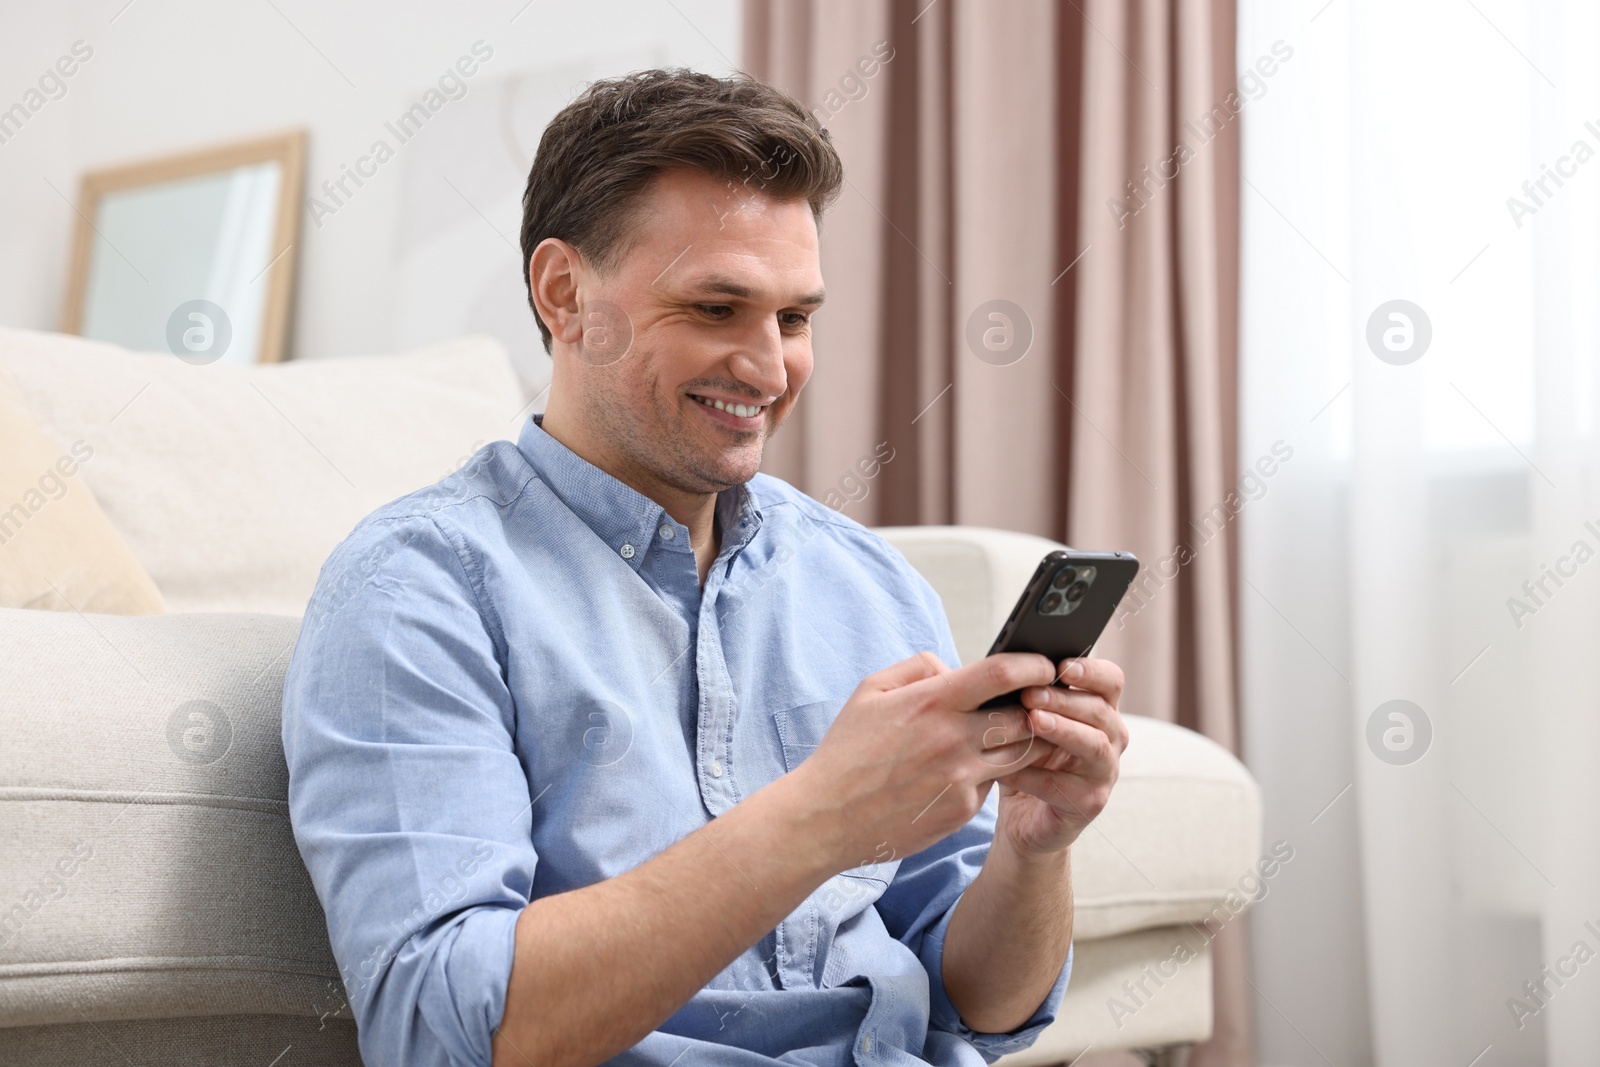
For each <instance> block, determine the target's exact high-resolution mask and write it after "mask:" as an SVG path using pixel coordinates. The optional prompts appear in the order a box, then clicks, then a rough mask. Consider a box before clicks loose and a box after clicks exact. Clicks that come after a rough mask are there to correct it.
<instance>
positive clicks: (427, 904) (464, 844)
mask: <svg viewBox="0 0 1600 1067" xmlns="http://www.w3.org/2000/svg"><path fill="white" fill-rule="evenodd" d="M449 530H450V527H449V526H448V525H445V524H441V523H440V522H437V521H435V518H434V517H433V516H432V515H431V514H420V515H410V516H402V517H393V518H384V519H379V520H368V521H367V522H365V523H363V524H362V525H361V526H360V527H358V528H357V529H356V531H355V532H354V533H352V534H351V535H350V536H349V537H348V538H347V539H346V540H345V541H344V542H343V543H341V545H340V546H339V548H338V549H336V550H335V552H334V553H333V555H332V556H330V558H329V560H328V562H327V563H326V564H325V565H324V567H323V569H322V573H321V575H320V576H319V578H318V583H317V589H316V592H315V594H314V596H313V598H312V601H311V603H310V604H309V605H308V607H307V612H306V616H305V619H304V621H303V623H302V626H301V631H300V635H299V638H298V639H297V641H296V645H295V650H294V654H293V658H292V659H291V661H290V665H289V669H288V676H287V678H286V680H285V684H284V692H283V746H284V754H285V757H286V759H287V761H288V767H289V812H290V818H291V821H292V822H293V826H294V834H295V840H296V842H297V844H298V845H299V849H300V854H301V856H302V858H303V859H304V861H305V864H306V868H307V870H308V871H309V872H310V875H311V880H312V883H313V885H314V886H315V888H316V892H317V896H318V898H319V899H320V900H321V902H322V907H323V910H324V911H325V912H326V914H327V922H328V935H329V939H330V941H331V943H332V947H333V952H334V957H335V959H336V960H337V962H338V964H339V969H340V974H341V976H342V978H343V980H344V985H345V991H346V994H347V996H348V999H349V1002H350V1006H351V1010H352V1012H353V1013H354V1015H355V1019H356V1025H357V1028H358V1032H359V1040H360V1048H361V1054H362V1057H363V1059H364V1060H365V1061H366V1062H367V1063H370V1064H400V1063H404V1064H407V1065H415V1067H423V1065H433V1064H441V1065H442V1064H453V1065H467V1064H488V1063H489V1062H490V1058H491V1057H490V1042H491V1038H492V1035H493V1033H494V1029H495V1027H496V1026H498V1025H499V1022H500V1019H501V1015H502V1014H503V1012H504V1009H505V993H506V984H507V982H508V980H509V977H510V973H511V961H512V954H513V940H514V931H515V926H516V922H517V918H518V916H519V914H520V913H521V911H522V909H523V908H524V907H525V906H526V905H527V903H528V900H529V897H530V894H531V890H532V884H533V875H534V869H535V866H536V864H537V861H538V857H537V855H536V854H535V852H534V850H533V847H532V843H531V817H530V813H529V808H530V804H529V789H528V780H527V776H526V774H525V772H524V770H523V767H522V765H521V762H520V761H519V759H518V757H517V755H516V752H515V748H514V744H513V739H514V738H515V736H516V719H515V714H516V712H515V707H514V705H513V702H512V699H511V696H510V692H509V690H508V687H507V685H506V681H505V675H504V671H503V668H502V663H503V659H504V649H503V648H501V647H500V643H501V641H502V638H501V636H500V631H499V629H498V626H497V625H495V624H494V623H493V620H491V619H490V618H487V617H485V614H484V612H483V609H482V608H481V604H482V603H483V600H482V598H481V597H480V596H479V595H478V594H479V591H480V586H481V575H480V574H476V573H474V571H475V568H476V563H475V561H474V560H473V558H472V557H471V555H470V553H469V552H468V551H467V549H466V546H465V544H464V543H462V542H461V541H460V540H459V538H452V536H451V535H450V533H449Z"/></svg>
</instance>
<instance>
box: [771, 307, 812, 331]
mask: <svg viewBox="0 0 1600 1067" xmlns="http://www.w3.org/2000/svg"><path fill="white" fill-rule="evenodd" d="M778 317H779V318H780V319H781V320H783V324H784V325H785V326H789V327H792V328H794V329H796V330H798V329H800V328H801V327H803V326H805V324H806V323H808V322H810V321H811V316H810V315H808V314H806V313H805V312H804V311H790V312H786V313H785V314H783V315H780V316H778Z"/></svg>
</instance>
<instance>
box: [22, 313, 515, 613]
mask: <svg viewBox="0 0 1600 1067" xmlns="http://www.w3.org/2000/svg"><path fill="white" fill-rule="evenodd" d="M0 371H5V372H8V373H9V374H10V375H11V376H12V378H13V379H15V381H16V383H17V386H18V388H19V389H20V391H21V393H22V394H23V396H24V397H25V399H26V400H27V403H28V406H29V408H30V409H31V410H32V412H33V414H34V417H35V418H36V419H37V420H38V422H39V424H40V425H41V426H42V427H43V429H44V430H45V432H46V433H47V434H48V435H50V437H51V438H52V439H53V440H54V441H55V442H56V444H57V446H58V447H59V448H60V449H62V450H63V451H64V450H66V449H67V448H68V447H70V446H71V444H72V442H74V441H78V440H83V441H86V442H87V443H88V444H89V446H91V447H92V448H93V449H94V454H95V458H94V462H93V463H90V464H86V465H85V466H84V467H83V471H82V474H83V478H84V481H85V483H86V484H87V485H88V486H89V488H90V489H91V490H92V491H93V493H94V495H95V497H96V498H97V499H98V500H99V502H100V505H101V507H102V508H104V510H105V514H106V516H107V517H108V518H109V519H110V521H111V524H112V525H113V526H114V527H115V528H116V529H117V531H118V532H119V533H121V534H122V536H123V537H124V538H125V539H126V541H127V544H128V547H129V548H130V549H131V550H132V552H133V554H134V556H135V557H136V558H137V559H138V560H139V561H140V562H141V563H142V564H143V565H144V566H145V568H146V569H147V570H148V571H149V573H150V576H151V577H152V578H153V579H154V580H155V584H156V586H157V587H158V588H159V589H160V590H161V593H162V595H163V596H164V597H165V599H166V604H167V608H168V610H170V611H260V612H272V613H283V614H299V613H300V612H302V611H304V609H305V604H306V602H307V600H309V599H310V596H311V591H312V589H313V588H314V587H315V585H316V578H317V572H318V571H319V569H320V568H321V566H322V562H323V560H324V559H325V558H327V555H328V553H329V552H330V551H332V549H333V546H334V545H336V544H337V543H338V542H339V541H340V540H341V539H342V538H343V537H344V535H345V534H347V533H349V532H350V530H351V529H352V528H353V527H354V526H355V524H356V522H357V521H358V520H359V519H361V518H362V517H363V516H364V515H366V514H368V513H369V512H371V511H373V510H375V509H376V508H378V507H379V506H381V505H382V504H385V503H387V502H388V501H390V500H393V499H394V498H396V497H399V496H403V495H404V494H406V493H409V492H411V491H412V490H414V489H417V488H420V487H422V486H424V485H428V484H430V483H432V482H435V481H438V480H439V479H440V478H443V477H444V476H445V475H446V474H448V473H450V471H452V470H453V469H455V468H456V467H458V466H460V465H461V464H462V463H464V462H465V461H466V459H467V458H468V457H469V456H470V455H471V454H472V453H473V452H474V451H476V450H477V449H478V448H480V447H482V446H483V445H485V444H487V443H488V442H489V441H493V440H498V439H501V438H515V437H516V434H517V431H518V430H519V429H520V426H521V422H522V419H523V418H525V417H526V416H527V414H528V410H529V408H528V405H527V399H528V398H527V397H526V396H525V395H524V390H523V388H522V386H521V384H520V383H519V380H518V378H517V376H516V373H515V372H514V371H513V369H512V366H511V362H510V360H509V358H508V357H507V356H506V353H505V350H504V349H503V348H502V347H501V346H500V344H499V342H497V341H495V340H493V339H491V338H487V337H468V338H464V339H462V340H459V341H453V342H451V343H449V344H443V345H439V346H436V347H434V348H429V349H424V350H421V351H417V352H411V353H407V354H403V355H397V356H356V357H348V358H338V359H322V360H303V361H291V362H288V363H275V364H259V365H254V366H233V365H229V364H224V363H213V364H209V365H204V366H195V365H192V364H189V363H185V362H184V361H182V360H180V359H177V358H175V357H174V356H171V355H169V354H165V353H149V352H129V351H127V350H126V349H123V348H119V347H117V346H115V345H108V344H103V343H100V342H96V341H87V340H84V339H83V338H79V337H68V336H65V335H61V334H47V333H35V332H31V331H26V330H7V329H0Z"/></svg>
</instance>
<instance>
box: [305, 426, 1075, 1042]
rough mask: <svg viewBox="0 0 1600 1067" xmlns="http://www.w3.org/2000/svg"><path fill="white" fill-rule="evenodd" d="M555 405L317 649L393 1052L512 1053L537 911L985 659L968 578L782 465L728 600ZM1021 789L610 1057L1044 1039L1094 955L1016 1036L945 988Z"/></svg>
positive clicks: (413, 502) (318, 876)
mask: <svg viewBox="0 0 1600 1067" xmlns="http://www.w3.org/2000/svg"><path fill="white" fill-rule="evenodd" d="M537 419H538V417H537V416H535V418H534V419H530V420H529V421H528V423H527V424H526V425H525V426H524V427H523V430H522V433H521V435H520V438H519V440H518V441H517V443H516V444H515V445H513V444H512V443H511V442H510V441H497V442H495V443H493V444H491V445H489V446H487V447H486V448H483V449H481V450H479V451H478V452H477V453H476V454H475V455H474V456H473V458H472V460H471V461H470V462H469V463H468V464H467V466H466V467H464V468H463V469H462V470H460V471H457V472H456V473H455V474H452V475H450V476H449V477H447V478H445V479H443V480H442V481H440V482H438V483H436V484H435V485H432V486H429V487H427V488H425V489H421V490H418V491H417V492H415V493H411V494H410V495H408V496H405V497H402V498H400V499H399V500H395V501H393V502H391V503H389V504H387V505H385V506H384V507H382V508H380V509H378V510H377V511H375V512H374V513H372V514H371V515H369V516H368V517H367V518H365V519H363V520H362V521H361V523H360V524H359V525H357V526H356V528H355V530H354V531H353V532H352V533H351V534H350V535H349V536H348V537H347V538H345V540H344V541H343V542H342V543H341V544H340V545H339V546H338V548H336V549H335V550H334V552H333V554H332V555H331V556H330V557H329V559H328V561H327V563H326V564H324V566H323V568H322V573H321V576H320V577H319V579H318V582H317V588H316V593H315V595H314V596H313V597H312V600H311V602H310V605H309V606H308V608H307V611H306V616H305V620H304V622H303V623H302V626H301V631H300V636H299V639H298V641H297V643H296V645H295V650H294V656H293V659H292V661H291V663H290V665H289V670H288V677H287V679H286V682H285V685H284V692H283V747H284V753H285V755H286V757H287V759H288V764H289V810H290V815H291V818H292V820H293V824H294V833H295V840H296V841H297V842H298V844H299V848H300V854H301V856H302V857H303V858H304V859H305V863H306V867H307V869H308V870H309V871H310V874H311V880H312V883H313V884H314V885H315V887H316V891H317V896H318V897H319V898H320V900H321V902H322V906H323V909H324V910H325V911H326V913H327V920H328V934H329V938H330V940H331V942H332V946H333V952H334V956H335V958H336V959H337V961H338V963H339V968H340V973H341V975H342V978H343V981H344V986H345V991H346V995H347V997H348V1000H349V1004H350V1006H351V1010H352V1012H353V1014H354V1016H355V1019H356V1024H357V1027H358V1032H359V1035H360V1044H361V1052H362V1056H363V1058H364V1059H365V1061H366V1062H367V1063H369V1064H373V1065H377V1064H384V1065H400V1064H404V1065H406V1067H426V1065H434V1064H440V1065H442V1064H455V1065H458V1067H460V1065H467V1064H488V1063H489V1062H490V1041H491V1038H492V1036H493V1033H494V1030H495V1027H496V1026H497V1025H498V1024H499V1022H500V1019H501V1016H502V1014H503V1012H504V1009H505V995H506V985H507V982H508V981H509V978H510V974H511V961H512V955H513V929H514V927H515V924H516V921H517V917H518V915H519V914H520V913H521V911H522V910H523V908H524V907H525V906H526V905H527V904H528V902H529V901H530V900H533V899H535V898H539V897H545V896H549V895H550V894H553V893H560V892H564V891H566V890H569V889H577V888H580V887H582V886H587V885H593V884H594V883H596V882H599V881H601V880H602V879H606V878H611V877H613V876H615V875H619V874H622V873H623V872H624V871H627V870H630V869H631V868H633V867H636V866H638V865H639V864H641V863H644V862H645V861H647V860H649V859H650V858H651V857H653V856H655V855H657V854H658V853H660V852H661V851H663V850H664V849H666V848H667V847H668V846H670V845H672V844H673V843H674V842H676V841H678V840H680V839H681V838H683V837H684V836H686V835H687V834H689V833H691V832H692V831H694V830H695V829H697V828H699V827H701V826H703V825H705V824H706V823H707V822H708V821H709V820H710V819H712V818H714V817H715V816H717V815H720V814H722V813H723V812H725V811H727V810H728V809H730V808H732V807H733V806H734V805H735V804H737V803H739V801H740V800H742V799H743V798H745V797H747V796H749V795H750V794H751V793H753V792H755V791H756V790H757V789H760V788H761V787H762V786H764V785H766V784H767V783H769V782H771V781H773V780H774V779H776V778H778V777H779V776H781V775H783V774H784V773H786V772H787V771H789V770H792V769H793V768H794V767H795V766H796V765H797V764H798V763H799V762H800V761H801V760H802V759H804V758H805V757H806V755H807V754H808V753H810V752H811V751H812V750H813V749H814V748H815V747H816V745H817V743H818V741H820V740H821V738H822V735H823V733H824V731H826V730H827V728H828V725H829V723H831V722H832V721H833V718H834V716H835V715H837V714H838V712H839V709H840V708H841V707H842V706H843V705H844V703H845V701H846V700H847V699H848V698H849V696H850V694H851V692H852V691H853V690H854V689H855V687H856V686H857V684H859V683H860V681H861V679H862V678H864V677H865V676H866V675H868V674H871V673H872V672H874V671H877V670H880V669H882V668H884V667H887V666H889V665H890V664H892V663H896V662H899V661H900V660H903V659H906V658H907V657H909V656H912V655H914V654H916V653H917V652H919V651H923V650H930V651H932V652H934V653H935V654H936V655H938V656H939V658H940V659H941V660H943V661H944V662H945V663H947V664H950V665H951V666H954V665H956V664H957V662H958V659H957V655H956V650H955V645H954V642H953V640H952V638H951V635H950V628H949V624H948V623H947V622H946V620H945V616H944V611H943V609H942V607H941V605H940V602H939V598H938V595H937V594H936V593H935V592H934V591H933V589H932V587H931V586H929V585H928V583H927V582H926V581H925V580H924V579H923V578H922V576H921V575H919V574H918V573H917V572H916V571H915V570H914V569H912V567H911V566H910V564H908V563H907V562H906V560H905V558H904V557H903V556H901V555H900V554H899V553H898V552H897V551H895V549H893V548H892V547H890V546H889V545H888V544H887V543H886V542H885V541H884V540H883V539H882V538H880V537H879V536H877V535H876V534H874V533H872V532H871V531H869V530H867V529H866V528H865V527H863V526H861V525H860V524H859V523H856V522H853V521H852V520H850V519H848V518H845V517H844V516H842V515H840V514H838V513H837V512H835V511H833V510H831V509H829V508H826V507H824V506H822V505H821V504H819V503H817V502H816V501H815V500H812V499H811V498H810V497H807V496H805V495H804V494H802V493H800V492H799V491H797V490H796V489H794V488H792V487H791V486H789V485H788V484H786V483H784V482H782V481H780V480H778V479H776V478H773V477H770V476H767V475H757V476H756V477H755V478H754V479H752V480H751V481H750V482H748V483H747V484H745V485H743V486H738V487H735V488H733V489H729V490H727V491H725V492H723V493H721V494H720V495H719V496H718V499H717V505H716V507H717V516H718V520H719V523H720V528H721V531H722V544H721V551H720V553H719V554H718V556H717V559H716V562H715V564H714V565H713V566H712V568H711V571H710V573H709V575H708V576H707V578H706V583H705V588H704V590H702V589H701V588H700V584H699V574H698V570H697V568H696V563H695V556H694V552H693V550H692V549H691V547H690V545H689V531H688V528H687V527H685V526H683V525H682V524H680V523H678V522H676V521H674V520H673V519H672V518H671V517H670V516H669V515H667V514H666V513H665V511H663V509H662V508H661V506H660V505H659V504H657V503H655V502H654V501H652V500H650V499H649V498H647V497H645V496H643V495H641V494H639V493H638V492H635V491H634V490H633V489H631V488H629V487H628V486H626V485H624V484H623V483H622V482H620V481H618V480H617V479H615V478H613V477H612V476H611V475H609V474H607V473H605V472H604V471H602V470H600V469H599V468H598V467H595V466H593V465H592V464H590V463H588V462H586V461H585V460H583V459H580V458H579V457H578V456H577V455H576V454H575V453H573V452H572V451H570V450H569V449H567V448H566V447H565V446H563V445H562V444H560V443H559V442H558V441H556V440H555V439H554V438H553V437H551V436H550V435H549V434H548V433H546V432H545V431H544V430H543V429H542V428H541V427H540V426H539V425H538V422H537ZM996 795H997V791H996V790H993V789H991V791H990V794H989V797H988V800H987V801H986V802H985V804H984V806H983V808H982V809H981V810H980V811H979V812H978V814H977V815H976V816H974V817H973V819H972V820H971V821H970V822H968V823H967V825H966V826H964V827H963V828H962V829H960V830H958V831H957V832H956V833H954V834H952V835H950V836H949V837H947V838H945V839H944V840H943V841H940V842H939V843H938V844H936V845H934V846H932V847H930V848H928V849H926V850H924V851H923V852H920V853H917V854H916V855H913V856H907V857H904V858H902V859H899V860H895V861H892V862H884V863H867V864H866V865H864V866H860V867H856V868H853V869H851V870H849V871H846V872H844V873H842V874H839V875H837V876H835V877H833V878H830V879H829V880H828V881H827V882H825V883H824V884H823V885H822V886H821V887H820V888H818V889H817V890H816V892H814V893H812V894H811V896H810V897H809V898H807V900H806V901H805V902H804V903H803V904H802V905H801V906H800V907H799V908H798V909H797V910H796V911H795V912H794V913H793V914H792V915H790V916H789V917H788V918H786V919H784V920H783V921H782V922H781V923H780V924H779V925H778V927H777V928H776V929H775V930H773V931H772V932H770V933H768V934H767V935H766V936H765V937H764V938H762V939H761V941H759V942H757V943H756V944H755V945H754V946H752V947H751V948H750V949H749V950H748V951H746V952H745V953H744V954H743V955H741V956H740V957H738V958H737V959H735V960H734V961H733V962H732V963H731V964H729V965H728V967H727V969H725V970H724V971H723V972H722V973H721V974H719V975H717V976H716V978H715V979H713V980H712V981H711V982H710V984H708V985H707V986H706V987H705V988H704V989H703V990H701V991H700V992H699V993H697V994H696V995H695V996H694V997H693V998H692V999H691V1000H690V1001H689V1002H688V1003H687V1004H685V1005H684V1006H683V1007H682V1008H681V1009H680V1010H679V1011H678V1012H677V1013H676V1014H674V1015H673V1016H672V1017H671V1018H669V1019H668V1020H667V1021H666V1022H665V1023H663V1024H662V1025H661V1028H660V1029H659V1030H657V1031H655V1032H653V1033H651V1034H650V1035H649V1036H648V1037H646V1038H645V1039H644V1040H643V1041H641V1042H640V1043H639V1044H638V1045H636V1046H634V1047H633V1048H632V1049H631V1050H629V1051H627V1052H625V1053H623V1054H622V1055H620V1056H617V1057H616V1058H614V1059H613V1060H611V1061H610V1062H612V1063H616V1064H628V1065H635V1064H637V1065H644V1064H652V1065H659V1067H667V1065H669V1064H678V1065H680V1067H698V1065H701V1064H713V1065H730V1067H731V1065H754V1064H771V1063H775V1062H781V1063H787V1064H814V1065H844V1064H851V1063H855V1064H923V1063H927V1064H938V1065H941V1067H956V1065H975V1064H981V1063H985V1062H992V1061H993V1060H994V1059H996V1058H998V1057H999V1056H1000V1055H1001V1054H1003V1053H1006V1052H1012V1051H1016V1050H1018V1049H1022V1048H1026V1047H1027V1046H1029V1045H1031V1044H1032V1043H1033V1040H1034V1038H1035V1037H1036V1036H1037V1035H1038V1033H1039V1031H1040V1030H1042V1029H1043V1028H1044V1027H1045V1026H1046V1025H1048V1024H1049V1023H1050V1022H1051V1021H1052V1020H1053V1019H1054V1018H1055V1011H1056V1009H1057V1007H1058V1006H1059V1004H1060V1002H1061V997H1062V994H1063V993H1064V991H1065V989H1066V984H1067V977H1068V974H1069V973H1070V971H1071V963H1072V961H1071V956H1070V955H1069V956H1068V959H1067V963H1066V965H1065V966H1063V968H1062V970H1061V973H1060V975H1059V977H1058V978H1057V980H1056V983H1055V986H1054V988H1053V989H1052V990H1051V991H1050V993H1049V995H1048V996H1047V997H1046V998H1045V1000H1044V1002H1043V1003H1042V1004H1041V1005H1040V1007H1039V1010H1038V1011H1037V1012H1036V1013H1035V1015H1034V1016H1033V1018H1031V1019H1030V1020H1028V1022H1026V1023H1025V1024H1024V1025H1022V1026H1021V1027H1019V1028H1018V1029H1016V1030H1014V1031H1012V1032H1011V1033H1009V1034H998V1035H997V1034H981V1033H976V1032H974V1031H972V1030H970V1029H968V1028H967V1027H966V1026H965V1025H963V1023H962V1021H961V1019H960V1017H959V1015H958V1014H957V1012H956V1010H955V1008H954V1007H953V1006H952V1005H951V1002H950V998H949V997H948V996H947V995H946V993H945V989H944V983H943V981H942V979H941V977H940V975H941V973H942V972H941V969H940V961H941V959H942V956H943V948H944V933H945V928H946V926H947V924H948V923H949V920H950V915H951V912H952V910H953V908H954V905H955V903H956V901H957V900H958V899H959V898H960V896H961V893H962V891H963V890H964V889H965V888H966V886H967V885H968V884H969V883H970V882H971V881H972V879H973V878H974V877H975V876H976V875H977V873H978V870H979V868H980V867H981V866H982V864H983V859H984V857H985V855H987V853H988V848H989V843H990V841H991V840H992V837H993V832H994V824H995V813H996ZM871 858H873V857H863V860H867V859H871ZM705 876H706V878H707V879H714V878H737V877H739V876H738V874H737V872H735V871H734V870H732V869H728V868H723V869H719V868H716V867H710V868H708V869H707V870H706V872H705Z"/></svg>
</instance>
